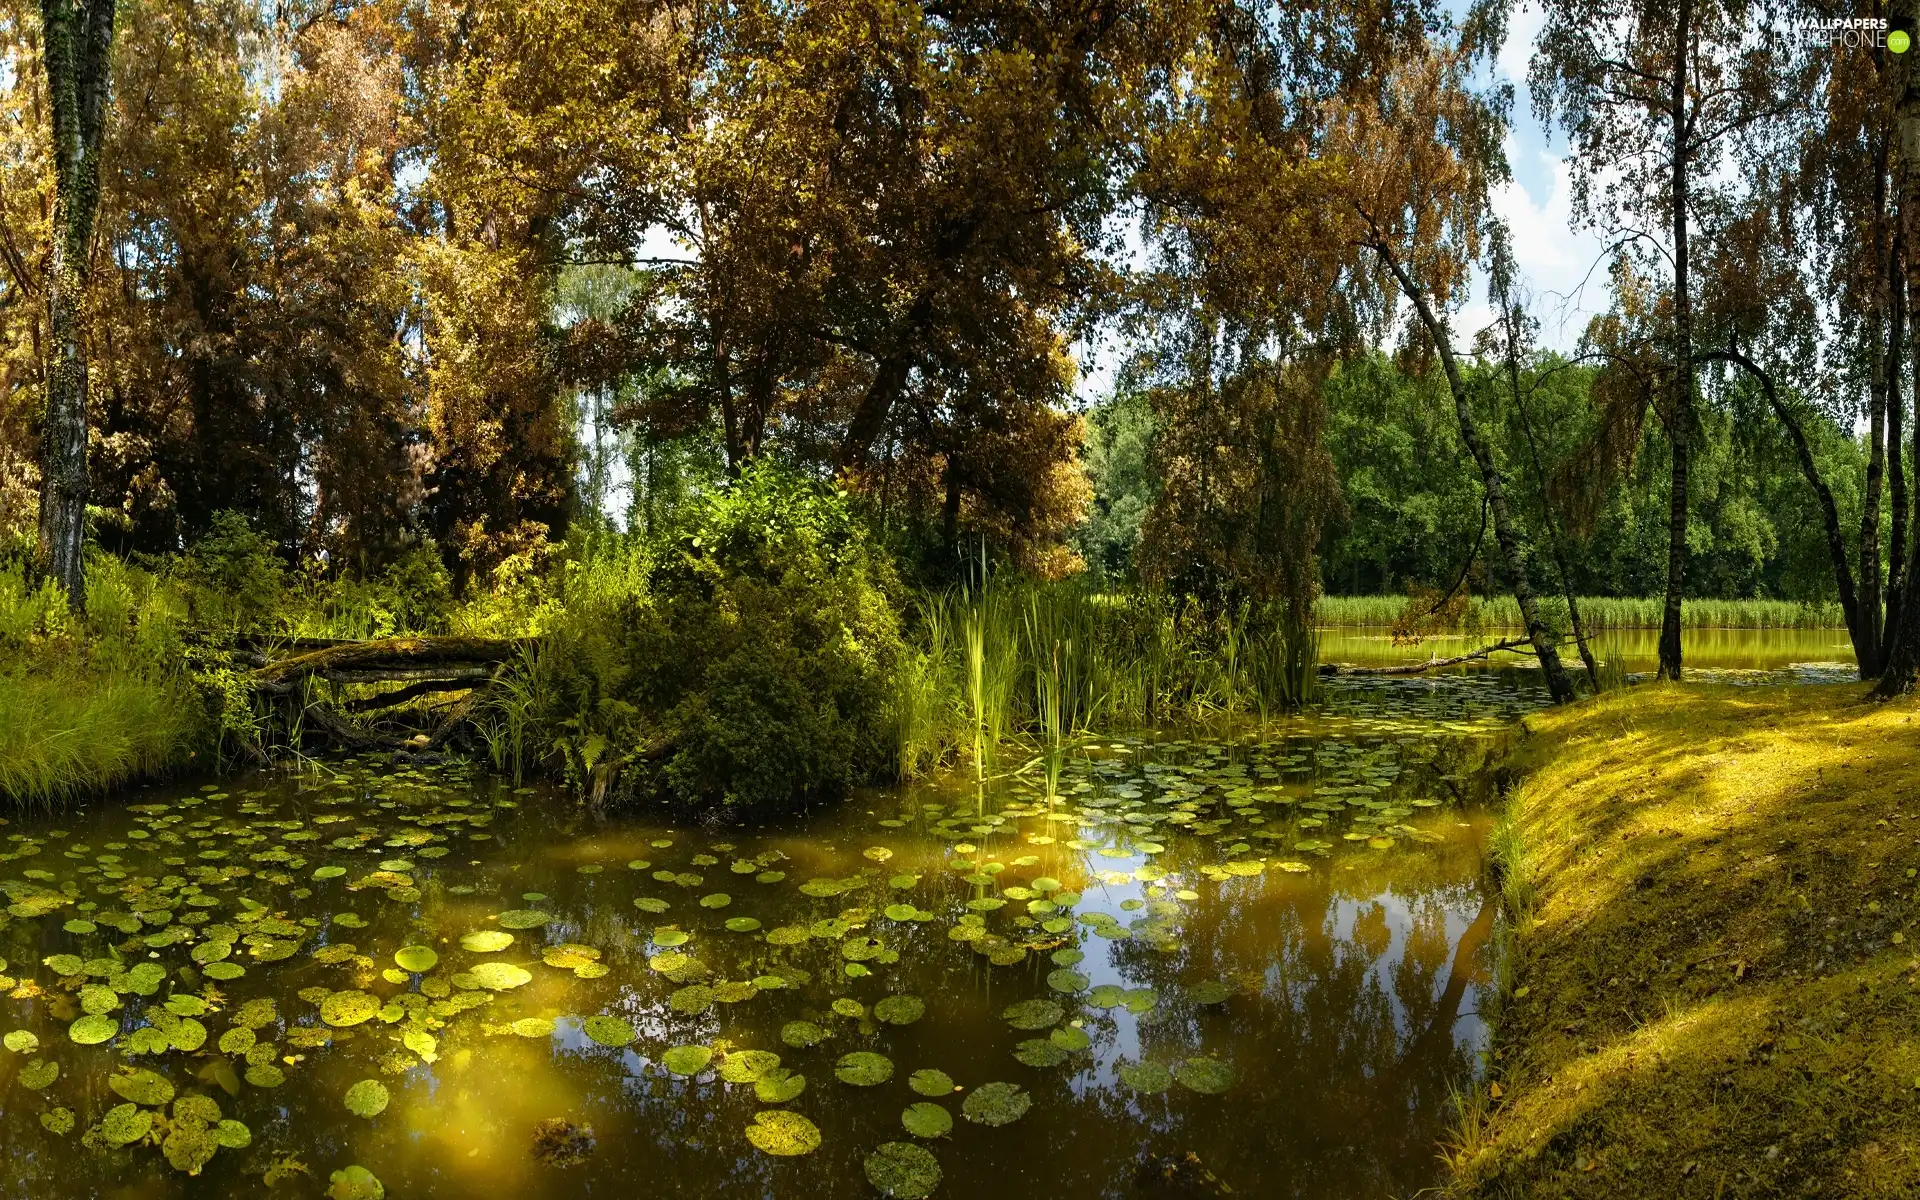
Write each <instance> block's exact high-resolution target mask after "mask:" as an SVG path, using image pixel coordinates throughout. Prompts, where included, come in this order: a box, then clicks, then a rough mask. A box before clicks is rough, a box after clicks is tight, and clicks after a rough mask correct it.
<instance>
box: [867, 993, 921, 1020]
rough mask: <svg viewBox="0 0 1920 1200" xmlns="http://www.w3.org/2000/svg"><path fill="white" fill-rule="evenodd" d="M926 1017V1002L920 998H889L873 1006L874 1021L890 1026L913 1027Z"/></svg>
mask: <svg viewBox="0 0 1920 1200" xmlns="http://www.w3.org/2000/svg"><path fill="white" fill-rule="evenodd" d="M926 1015H927V1005H926V1001H924V1000H922V999H920V997H918V996H888V997H887V998H886V999H884V1000H882V1001H880V1002H879V1003H878V1004H876V1005H874V1006H873V1019H874V1020H876V1021H884V1022H886V1023H887V1024H889V1025H911V1024H913V1023H914V1022H915V1021H918V1020H919V1019H920V1018H921V1017H924V1016H926Z"/></svg>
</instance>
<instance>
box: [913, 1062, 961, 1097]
mask: <svg viewBox="0 0 1920 1200" xmlns="http://www.w3.org/2000/svg"><path fill="white" fill-rule="evenodd" d="M907 1086H908V1087H910V1088H912V1089H913V1090H914V1091H916V1092H919V1093H920V1094H921V1095H922V1096H947V1095H951V1094H952V1093H953V1076H951V1075H949V1074H947V1073H946V1072H945V1071H938V1070H935V1069H934V1068H932V1067H923V1068H922V1069H920V1070H918V1071H915V1072H914V1073H913V1074H911V1075H909V1076H907Z"/></svg>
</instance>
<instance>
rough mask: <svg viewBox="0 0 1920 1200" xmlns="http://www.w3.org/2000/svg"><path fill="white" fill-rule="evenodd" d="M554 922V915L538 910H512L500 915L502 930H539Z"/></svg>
mask: <svg viewBox="0 0 1920 1200" xmlns="http://www.w3.org/2000/svg"><path fill="white" fill-rule="evenodd" d="M551 920H553V914H551V913H543V912H541V911H540V910H539V909H537V908H510V909H508V910H507V911H506V912H503V913H501V914H500V928H502V929H538V928H540V927H541V926H542V925H545V924H547V923H548V922H549V921H551Z"/></svg>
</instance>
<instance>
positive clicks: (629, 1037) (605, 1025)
mask: <svg viewBox="0 0 1920 1200" xmlns="http://www.w3.org/2000/svg"><path fill="white" fill-rule="evenodd" d="M581 1025H582V1027H583V1028H584V1029H585V1030H586V1034H587V1036H588V1037H590V1038H592V1039H593V1040H594V1041H596V1042H598V1043H600V1044H601V1045H602V1046H624V1045H626V1044H628V1043H629V1042H631V1041H633V1039H634V1038H636V1037H638V1036H639V1035H638V1034H636V1033H635V1032H634V1029H633V1026H632V1025H630V1024H628V1023H627V1022H626V1021H623V1020H621V1019H620V1018H619V1017H608V1016H597V1017H588V1018H587V1019H586V1020H585V1021H583V1022H581Z"/></svg>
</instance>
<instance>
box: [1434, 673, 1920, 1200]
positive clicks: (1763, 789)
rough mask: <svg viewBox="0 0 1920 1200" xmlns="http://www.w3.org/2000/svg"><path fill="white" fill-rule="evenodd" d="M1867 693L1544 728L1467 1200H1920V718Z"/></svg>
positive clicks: (1686, 692) (1642, 706) (1643, 693)
mask: <svg viewBox="0 0 1920 1200" xmlns="http://www.w3.org/2000/svg"><path fill="white" fill-rule="evenodd" d="M1864 690H1865V689H1864V687H1863V686H1861V685H1859V684H1851V685H1842V686H1825V687H1795V688H1784V687H1767V688H1754V687H1717V688H1702V687H1697V686H1687V687H1672V686H1665V685H1662V686H1646V687H1640V688H1634V689H1631V690H1630V691H1627V692H1622V693H1612V694H1609V695H1607V696H1603V697H1601V698H1599V699H1597V700H1594V701H1588V702H1586V703H1582V704H1579V705H1576V706H1573V707H1570V708H1568V709H1564V710H1560V711H1553V712H1546V713H1541V714H1538V715H1536V716H1533V717H1530V718H1528V719H1527V726H1528V730H1529V735H1530V736H1529V737H1528V738H1527V740H1526V742H1525V743H1524V745H1523V746H1522V747H1521V749H1520V750H1519V751H1518V752H1517V755H1516V758H1515V760H1514V765H1515V766H1516V767H1517V768H1518V769H1519V771H1520V772H1522V773H1523V776H1524V779H1523V782H1522V783H1521V784H1520V785H1519V786H1518V787H1517V789H1516V790H1515V792H1514V794H1513V797H1512V805H1511V810H1510V814H1509V819H1510V823H1511V829H1510V834H1511V836H1510V837H1509V839H1508V846H1509V847H1510V850H1509V857H1510V859H1511V860H1513V862H1514V864H1515V865H1514V868H1513V869H1512V870H1511V871H1510V878H1509V880H1508V884H1507V893H1508V900H1509V903H1510V907H1511V908H1512V909H1513V910H1514V911H1513V913H1512V916H1513V925H1514V931H1515V934H1516V937H1515V939H1514V954H1513V957H1512V959H1511V960H1510V966H1511V970H1510V972H1509V973H1508V974H1509V975H1510V979H1509V980H1508V981H1507V983H1506V988H1507V991H1506V993H1505V995H1504V997H1503V999H1502V1001H1501V1002H1500V1008H1499V1012H1498V1013H1497V1015H1496V1016H1495V1022H1494V1028H1495V1036H1494V1052H1493V1061H1492V1064H1491V1073H1490V1080H1489V1086H1488V1087H1486V1088H1484V1089H1483V1090H1482V1092H1481V1094H1480V1097H1479V1101H1478V1103H1469V1104H1467V1105H1466V1106H1465V1107H1466V1109H1467V1112H1466V1114H1465V1117H1464V1119H1463V1121H1462V1128H1461V1131H1460V1132H1461V1138H1460V1144H1459V1145H1458V1146H1457V1147H1455V1149H1456V1150H1457V1151H1458V1153H1457V1154H1456V1155H1455V1158H1454V1163H1455V1167H1456V1170H1457V1179H1456V1184H1455V1190H1456V1191H1457V1193H1458V1194H1460V1195H1463V1196H1473V1197H1518V1196H1528V1197H1533V1196H1541V1197H1546V1196H1552V1197H1643V1196H1655V1195H1657V1196H1672V1197H1693V1196H1698V1197H1733V1196H1767V1197H1773V1196H1793V1197H1798V1196H1820V1197H1852V1196H1861V1197H1865V1196H1875V1197H1879V1196H1886V1197H1894V1196H1899V1197H1911V1196H1915V1195H1920V955H1917V954H1916V947H1917V946H1920V925H1917V924H1916V921H1915V913H1916V895H1917V893H1916V887H1917V886H1920V883H1917V881H1916V876H1917V875H1920V722H1916V717H1917V716H1920V703H1916V702H1915V701H1913V700H1906V701H1901V702H1898V703H1894V704H1887V705H1875V704H1870V703H1867V702H1865V701H1864V700H1863V699H1862V695H1863V693H1864Z"/></svg>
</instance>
